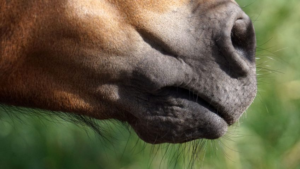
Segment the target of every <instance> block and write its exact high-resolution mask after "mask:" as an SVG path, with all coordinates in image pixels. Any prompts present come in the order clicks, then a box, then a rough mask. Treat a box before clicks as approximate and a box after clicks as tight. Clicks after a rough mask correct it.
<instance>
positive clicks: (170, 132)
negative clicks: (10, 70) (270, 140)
mask: <svg viewBox="0 0 300 169" xmlns="http://www.w3.org/2000/svg"><path fill="white" fill-rule="evenodd" d="M42 10H44V12H42ZM36 11H37V12H36V13H35V14H39V15H38V16H39V18H37V21H36V22H34V23H36V25H38V24H40V25H39V26H40V27H39V28H36V29H33V31H32V32H34V35H33V34H32V35H30V37H31V38H32V37H34V38H36V39H35V40H34V41H30V45H29V46H30V49H29V51H30V52H29V53H30V54H31V55H30V56H31V59H27V60H25V61H24V62H25V63H27V66H23V67H24V69H25V68H26V67H29V66H28V65H30V66H31V67H34V66H35V67H37V68H36V69H34V70H39V72H43V75H44V76H43V78H41V82H44V83H43V84H44V86H43V85H42V86H43V89H42V87H40V88H37V89H36V90H35V92H36V93H41V92H40V91H39V89H42V90H43V91H44V93H48V94H49V93H51V92H52V94H51V98H49V97H50V96H49V95H48V96H46V95H45V94H40V95H38V96H39V100H40V101H35V104H34V105H33V106H34V107H40V108H44V109H50V110H60V111H67V112H74V113H77V114H84V115H86V116H90V117H94V118H98V119H111V118H114V119H118V120H120V121H124V122H128V123H129V124H130V125H131V126H132V128H133V129H134V130H135V131H136V133H137V134H138V135H139V137H140V138H141V139H143V140H144V141H146V142H149V143H153V144H157V143H164V142H169V143H182V142H187V141H190V140H194V139H200V138H206V139H216V138H219V137H221V136H223V135H224V134H225V133H226V131H227V128H228V126H230V125H232V124H233V123H235V122H236V121H237V120H238V119H239V118H240V116H241V115H242V113H243V112H244V111H245V110H246V109H247V108H248V106H249V105H250V104H251V103H252V101H253V99H254V97H255V95H256V90H257V89H256V68H255V47H256V45H255V33H254V29H253V25H252V23H251V20H250V19H249V17H248V16H247V15H246V14H245V13H244V12H243V11H242V10H241V8H240V7H239V6H238V5H237V4H236V3H235V2H234V1H230V0H192V1H189V0H176V1H172V2H171V1H166V0H155V1H154V0H147V1H146V0H145V1H119V0H105V1H97V2H96V1H88V0H85V1H76V0H73V1H68V2H65V1H61V2H56V3H52V4H51V5H50V4H48V6H47V10H46V9H43V8H42V9H36ZM45 11H46V12H45ZM41 55H42V56H43V57H40V56H41ZM24 65H25V64H24ZM20 67H22V66H20ZM23 67H22V68H23ZM20 70H21V68H20ZM35 72H36V71H35ZM27 74H33V73H32V72H31V73H30V71H29V73H27ZM36 74H37V75H36ZM39 74H42V73H35V75H36V76H39ZM20 76H21V75H20ZM47 77H48V78H47ZM29 79H30V78H29ZM49 79H50V80H49ZM24 81H26V80H24ZM49 81H50V82H49ZM8 82H9V81H8ZM46 82H47V83H46ZM12 83H13V82H11V84H12ZM49 83H50V84H52V85H51V86H52V87H45V86H48V85H46V84H49ZM53 88H54V89H55V90H53ZM53 91H54V92H53ZM53 93H54V94H53ZM11 100H13V98H12V99H11ZM51 100H56V101H51ZM8 102H13V101H8ZM43 102H47V105H46V106H45V105H42V103H43ZM26 104H29V103H26ZM26 104H25V106H26ZM29 106H32V105H29Z"/></svg>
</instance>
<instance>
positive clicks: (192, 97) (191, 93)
mask: <svg viewBox="0 0 300 169" xmlns="http://www.w3.org/2000/svg"><path fill="white" fill-rule="evenodd" d="M160 92H161V93H165V94H166V95H169V96H170V97H175V98H184V99H186V100H188V101H190V102H195V103H197V104H199V105H200V106H201V107H204V108H206V109H207V110H209V111H210V112H211V113H214V114H216V115H218V116H219V117H221V118H222V119H223V120H224V121H225V122H226V123H227V125H231V124H232V120H231V118H230V117H229V116H228V115H227V114H228V113H226V112H224V111H223V107H222V106H221V105H219V104H218V103H216V102H213V101H212V100H210V99H208V98H207V97H205V96H203V95H201V94H199V93H198V92H197V91H195V90H193V89H189V88H187V87H176V86H168V87H163V88H161V89H160Z"/></svg>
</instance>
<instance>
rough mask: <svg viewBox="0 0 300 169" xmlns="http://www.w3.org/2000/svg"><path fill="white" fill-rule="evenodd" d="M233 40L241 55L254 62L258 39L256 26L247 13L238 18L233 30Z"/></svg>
mask: <svg viewBox="0 0 300 169" xmlns="http://www.w3.org/2000/svg"><path fill="white" fill-rule="evenodd" d="M231 42H232V45H233V47H234V49H235V50H236V52H237V53H238V54H239V55H240V56H244V57H245V58H247V59H248V60H249V61H250V62H254V60H255V58H254V56H255V48H256V44H255V43H256V40H255V33H254V28H253V25H252V22H251V20H250V19H249V17H248V16H247V15H244V16H243V17H240V18H238V19H237V20H236V21H235V23H234V25H233V27H232V30H231Z"/></svg>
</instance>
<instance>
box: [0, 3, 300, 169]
mask: <svg viewBox="0 0 300 169" xmlns="http://www.w3.org/2000/svg"><path fill="white" fill-rule="evenodd" d="M238 2H239V3H240V5H241V6H242V7H243V9H244V10H245V11H246V13H247V14H249V16H250V17H251V18H252V20H253V22H254V25H255V29H256V32H257V42H258V52H257V57H258V58H259V59H257V70H258V74H259V75H258V86H259V89H258V95H257V98H256V100H255V101H254V103H253V105H252V106H251V107H250V108H249V110H248V111H247V112H246V113H245V114H244V115H243V117H242V118H241V120H240V122H239V124H236V125H235V126H233V127H231V128H230V130H229V132H228V134H226V135H225V137H224V138H222V139H220V140H217V141H203V142H192V143H187V144H184V145H167V144H166V145H160V146H150V145H147V144H146V143H143V142H141V141H138V138H137V136H136V135H135V133H134V132H132V131H131V132H129V131H128V130H127V129H126V127H124V126H122V125H121V124H119V123H116V122H105V123H104V124H103V130H104V131H106V132H105V134H104V135H105V136H106V137H108V139H104V138H101V137H99V136H97V135H96V134H95V133H94V132H93V131H91V130H90V129H89V128H87V127H83V126H76V125H74V124H72V123H69V122H66V121H63V120H61V119H58V118H53V117H41V116H39V117H37V116H26V115H24V116H21V117H20V116H19V115H20V114H22V113H25V114H26V112H29V111H33V110H30V109H24V110H15V111H22V113H18V112H16V113H13V114H18V118H17V117H16V116H14V115H11V114H6V113H5V111H4V109H6V110H8V109H9V111H12V110H13V109H12V108H8V107H6V108H5V107H4V108H3V107H2V109H1V110H0V112H1V113H0V119H1V121H0V169H41V168H45V169H54V168H63V169H69V168H70V169H77V168H78V169H79V168H86V169H94V168H99V169H116V168H120V169H121V168H124V169H144V168H153V169H157V168H162V169H165V168H178V169H180V168H187V167H188V166H190V165H191V164H192V163H191V161H190V159H191V155H192V154H194V155H195V156H193V157H194V158H196V159H195V160H194V161H195V163H194V167H195V168H203V169H206V168H207V169H213V168H216V169H226V168H228V169H240V168H243V169H252V168H255V169H260V168H261V169H300V1H299V0H289V1H286V0H261V1H258V0H239V1H238ZM50 119H51V120H50ZM195 146H198V149H197V151H196V152H195V151H193V147H195Z"/></svg>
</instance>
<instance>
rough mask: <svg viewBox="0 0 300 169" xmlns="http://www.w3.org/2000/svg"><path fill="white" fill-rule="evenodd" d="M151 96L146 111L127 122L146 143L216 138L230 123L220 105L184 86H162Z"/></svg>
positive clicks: (221, 134) (223, 132) (222, 133)
mask: <svg viewBox="0 0 300 169" xmlns="http://www.w3.org/2000/svg"><path fill="white" fill-rule="evenodd" d="M151 95H152V96H151V97H150V98H152V99H149V103H148V105H151V108H150V109H149V112H148V114H147V113H145V114H142V115H141V116H139V117H137V116H136V118H134V120H133V119H131V121H128V122H129V124H130V125H131V126H132V127H133V129H134V130H135V131H136V133H137V134H138V136H139V137H140V138H141V139H143V140H144V141H146V142H148V143H152V144H159V143H165V142H169V143H184V142H188V141H191V140H195V139H218V138H220V137H221V136H223V135H224V134H225V133H226V131H227V128H228V126H229V125H230V124H231V122H230V118H228V117H229V116H226V115H224V114H225V113H224V112H225V111H224V112H223V111H222V107H221V106H220V105H218V104H215V103H214V102H212V101H210V100H207V99H205V97H202V96H201V95H200V94H199V93H197V92H195V91H194V90H191V89H188V88H186V87H176V86H168V87H163V88H161V89H159V90H158V91H156V92H155V93H153V94H151Z"/></svg>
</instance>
